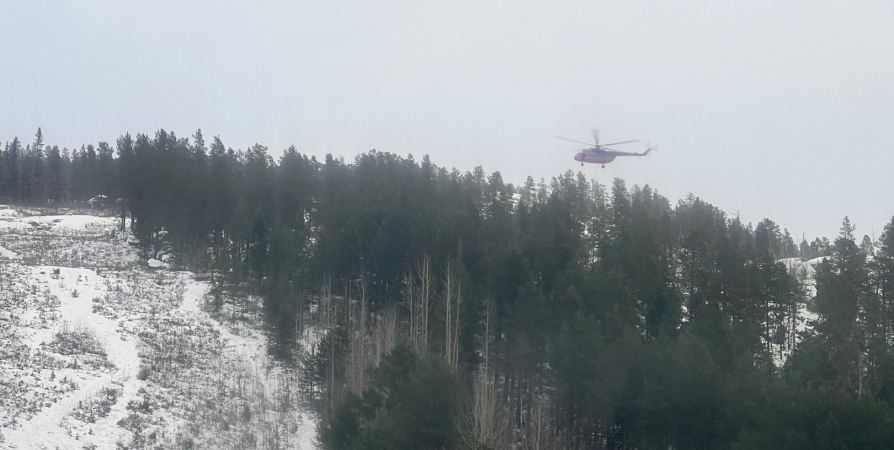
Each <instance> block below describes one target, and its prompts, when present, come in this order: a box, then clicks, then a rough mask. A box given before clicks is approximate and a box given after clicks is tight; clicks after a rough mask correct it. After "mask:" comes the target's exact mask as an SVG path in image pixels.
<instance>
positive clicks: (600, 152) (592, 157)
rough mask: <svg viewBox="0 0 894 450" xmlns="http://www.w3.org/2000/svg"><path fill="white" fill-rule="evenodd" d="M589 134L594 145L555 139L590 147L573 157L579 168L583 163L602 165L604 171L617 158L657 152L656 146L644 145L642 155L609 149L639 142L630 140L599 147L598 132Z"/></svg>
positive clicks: (572, 140)
mask: <svg viewBox="0 0 894 450" xmlns="http://www.w3.org/2000/svg"><path fill="white" fill-rule="evenodd" d="M590 132H591V133H593V140H594V141H595V144H588V143H586V142H581V141H575V140H574V139H568V138H566V137H562V136H556V138H557V139H563V140H566V141H571V142H575V143H578V144H584V145H587V146H589V147H590V148H586V149H583V150H580V152H578V154H576V155H574V160H575V161H580V165H581V166H583V165H584V163H593V164H602V168H603V169H604V168H605V165H606V164H608V163H610V162H612V161H614V160H615V158H617V157H618V156H646V155H648V154H649V152H651V151H652V150H656V151H657V150H658V146H657V145H656V146H654V147H651V146H649V145H648V144H646V151H644V152H642V153H635V152H623V151H621V150H616V149H613V148H609V147H608V146H609V145H622V144H632V143H634V142H639V139H631V140H628V141H619V142H612V143H610V144H604V145H600V144H599V130H595V129H594V130H590Z"/></svg>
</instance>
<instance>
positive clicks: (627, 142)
mask: <svg viewBox="0 0 894 450" xmlns="http://www.w3.org/2000/svg"><path fill="white" fill-rule="evenodd" d="M632 142H639V139H631V140H629V141H620V142H612V143H611V144H605V145H621V144H630V143H632Z"/></svg>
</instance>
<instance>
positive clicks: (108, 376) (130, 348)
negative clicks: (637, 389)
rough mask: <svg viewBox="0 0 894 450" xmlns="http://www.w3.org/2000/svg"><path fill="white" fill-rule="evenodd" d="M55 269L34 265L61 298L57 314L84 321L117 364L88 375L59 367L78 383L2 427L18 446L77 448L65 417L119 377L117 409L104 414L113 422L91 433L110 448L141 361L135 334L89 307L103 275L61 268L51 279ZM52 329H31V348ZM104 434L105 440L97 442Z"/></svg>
mask: <svg viewBox="0 0 894 450" xmlns="http://www.w3.org/2000/svg"><path fill="white" fill-rule="evenodd" d="M53 269H54V268H53V267H34V268H33V269H32V270H33V276H34V278H35V279H36V280H39V281H45V282H46V281H48V283H47V284H48V285H49V286H48V287H49V291H50V293H51V295H55V296H56V297H58V298H59V300H60V302H61V304H60V307H59V313H60V316H61V317H63V318H65V320H67V321H69V322H73V323H78V324H83V325H84V326H86V327H88V328H89V329H90V330H91V331H93V332H94V333H95V334H96V336H97V337H98V338H99V340H100V342H102V343H103V344H104V347H105V350H106V353H107V358H108V360H109V362H111V363H112V364H113V365H114V366H115V370H114V371H113V372H110V373H101V374H98V375H97V376H90V375H89V374H88V375H87V376H86V377H83V376H78V375H77V374H75V373H74V372H75V371H74V370H68V371H66V370H60V371H59V372H61V373H65V372H71V373H70V375H71V376H72V377H77V378H78V379H79V380H81V384H80V386H79V388H78V389H77V390H75V391H73V392H72V393H70V395H67V396H65V397H63V398H62V399H61V400H59V401H57V402H56V403H53V404H52V406H50V407H48V408H46V409H44V410H42V411H41V412H40V413H38V414H37V415H36V416H34V417H33V418H31V420H28V421H26V422H24V423H23V424H22V426H21V427H20V428H17V429H12V430H4V434H5V435H6V438H7V440H8V441H9V442H11V443H19V445H20V446H19V447H18V448H22V449H32V448H33V449H43V448H81V447H82V446H83V445H84V442H83V441H81V440H80V436H78V434H77V433H72V432H70V431H69V430H70V429H69V428H67V427H65V426H64V422H63V419H64V418H65V416H66V415H68V414H69V413H70V412H71V411H72V410H73V409H74V408H75V407H76V406H77V404H78V402H83V401H87V400H89V398H90V396H92V395H96V394H97V393H98V392H99V391H100V390H101V389H102V388H104V387H109V386H111V385H112V384H113V382H117V383H121V384H122V385H123V393H122V398H119V401H118V403H117V404H116V405H115V406H118V408H113V412H116V413H118V414H110V415H109V417H108V421H113V422H112V423H111V425H113V426H112V427H108V428H107V427H103V426H102V425H103V424H102V423H101V422H100V423H96V424H94V425H95V428H97V429H104V430H103V431H104V435H99V434H97V435H95V436H94V439H93V440H94V441H95V442H94V443H95V444H101V443H103V444H106V445H104V446H103V447H104V448H114V447H115V442H116V440H117V439H118V438H120V437H122V435H123V434H124V433H114V423H116V422H117V420H118V419H120V418H121V417H117V418H116V417H115V416H116V415H117V416H121V414H120V413H121V412H122V405H126V402H127V400H128V399H129V398H130V397H133V395H134V393H135V392H136V390H137V380H136V378H135V376H136V373H137V370H138V369H139V366H140V359H139V356H137V348H136V343H135V341H134V340H124V339H123V336H122V335H120V334H119V333H118V332H117V330H116V329H117V322H115V321H113V320H111V319H108V318H105V317H103V316H100V315H98V314H95V313H93V312H92V302H91V300H92V299H93V298H95V297H98V296H100V295H102V292H103V290H104V289H103V287H102V283H101V280H102V278H100V277H99V276H97V275H96V273H95V272H94V271H91V270H87V269H71V268H59V269H58V270H59V272H60V273H59V275H58V279H52V278H51V275H48V274H52V273H53ZM47 278H49V280H47ZM74 292H77V293H78V294H77V297H74V295H73V293H74ZM55 331H57V330H54V329H48V330H39V331H37V332H35V333H34V334H33V336H32V339H31V345H32V346H33V348H34V349H36V348H37V347H38V346H39V345H40V344H41V343H46V342H50V341H51V340H52V338H53V333H54V332H55ZM59 376H62V375H61V374H60V375H59ZM116 409H117V411H116ZM106 425H109V424H106ZM110 439H111V441H110V442H109V440H110ZM103 440H104V441H106V442H96V441H103ZM13 445H15V444H13ZM11 448H15V447H11Z"/></svg>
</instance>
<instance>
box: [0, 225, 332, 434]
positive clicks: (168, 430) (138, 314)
mask: <svg viewBox="0 0 894 450" xmlns="http://www.w3.org/2000/svg"><path fill="white" fill-rule="evenodd" d="M28 213H32V214H33V213H34V211H29V212H28ZM116 228H117V219H115V218H109V217H97V216H90V215H66V216H35V215H31V216H25V215H23V214H21V213H19V212H18V211H16V210H14V209H11V208H9V209H0V238H2V240H3V243H4V246H0V263H3V264H8V265H11V266H14V267H16V268H17V269H16V270H17V272H16V273H17V274H20V275H21V277H20V278H19V279H18V281H16V282H15V283H19V284H18V285H17V286H19V287H18V288H17V289H27V290H28V292H30V293H31V294H32V296H31V297H27V298H26V300H27V299H31V298H43V296H47V297H54V298H55V299H58V302H53V301H46V302H43V303H41V305H43V306H41V307H40V308H38V309H34V308H33V307H32V308H24V309H20V310H16V311H17V312H15V313H12V312H10V313H9V314H7V315H5V316H4V317H0V320H7V321H10V320H13V322H10V323H12V324H13V327H14V328H13V329H12V332H13V334H12V335H9V334H7V335H6V336H13V337H12V339H14V341H13V342H19V341H20V342H21V343H22V344H24V347H22V348H25V349H26V351H30V352H31V355H30V356H28V355H26V356H25V359H26V360H29V361H31V364H34V362H35V361H36V360H35V355H38V354H49V355H50V357H51V359H52V358H55V361H57V363H58V361H62V362H63V363H64V362H65V361H70V360H71V359H74V360H77V359H78V358H82V355H80V354H74V355H65V354H58V353H54V352H55V348H54V347H52V346H50V343H51V342H53V341H54V338H55V336H56V335H57V332H59V331H60V330H62V329H64V328H65V327H67V326H76V327H80V328H82V329H85V330H89V332H90V333H91V334H92V335H93V336H95V339H96V340H97V341H98V342H100V343H101V344H102V347H103V348H104V350H105V354H106V356H105V358H106V360H107V362H108V363H110V365H111V367H106V366H103V367H99V368H94V367H91V368H83V367H63V366H59V365H58V364H57V365H56V366H53V367H54V369H52V370H51V369H47V368H43V369H41V368H40V367H37V366H35V367H34V368H33V370H32V369H29V368H25V369H21V368H19V366H15V364H17V363H15V362H14V361H3V360H0V373H4V372H2V371H5V373H9V374H14V376H18V377H22V378H21V379H22V380H23V381H24V382H25V384H24V386H26V388H29V389H30V388H37V387H39V388H40V389H42V390H43V391H42V392H44V394H41V395H43V396H46V395H47V394H49V395H50V396H51V397H52V398H51V400H52V401H47V402H43V401H41V402H40V403H31V404H36V405H37V408H38V409H36V410H34V413H33V414H31V413H29V412H26V411H19V412H15V411H11V412H10V413H9V414H8V415H7V417H13V418H15V417H17V418H18V419H17V420H16V421H15V422H13V423H6V424H4V423H0V448H10V449H56V448H60V449H82V448H95V449H116V448H120V446H121V445H125V446H131V444H132V446H133V447H134V448H169V447H170V446H172V445H175V444H176V445H181V444H182V445H188V444H187V443H188V442H192V441H190V440H189V439H192V438H189V437H187V436H186V435H184V434H182V433H184V432H188V433H193V435H194V436H195V438H196V439H198V440H197V441H196V445H198V446H200V447H201V446H202V445H203V443H204V444H205V445H206V446H207V445H214V442H215V441H214V437H215V431H214V430H210V429H209V430H200V429H196V428H194V427H195V426H197V425H195V424H192V423H191V422H190V421H191V420H195V419H196V417H195V414H196V412H195V410H194V409H195V408H196V406H198V405H201V403H199V404H190V403H189V402H192V401H195V400H192V399H190V398H183V393H184V391H183V390H182V389H183V388H182V386H183V383H189V382H190V380H193V381H194V380H195V375H193V374H194V373H195V372H192V371H194V370H205V371H207V370H208V369H207V368H205V369H201V368H202V367H207V362H208V361H207V360H203V359H201V358H208V357H209V355H210V356H211V357H220V358H224V360H225V361H226V362H224V363H222V364H221V365H220V366H221V367H224V366H226V367H236V368H238V367H242V369H238V370H239V371H240V372H241V375H238V376H237V378H238V379H240V380H243V379H244V380H246V381H247V382H249V383H252V385H253V386H255V387H254V388H252V389H260V393H259V395H260V397H258V401H259V402H260V404H261V405H266V404H267V402H268V401H273V402H275V401H277V399H278V398H279V397H280V396H282V395H283V393H284V392H285V391H283V389H286V390H288V389H291V388H289V387H287V386H286V387H284V386H285V385H283V384H282V383H283V381H284V380H288V379H290V377H291V378H294V374H293V373H290V372H287V370H289V369H286V368H283V367H279V366H277V364H276V363H275V361H274V360H273V359H272V358H271V357H269V356H268V355H267V353H266V337H265V336H264V334H263V333H261V332H260V330H257V329H253V328H251V327H249V326H247V325H245V324H244V323H243V322H233V323H221V322H219V321H218V320H216V319H215V318H214V317H212V316H211V315H210V314H209V313H208V312H206V311H204V310H203V307H202V306H203V304H204V299H205V297H206V296H207V295H208V292H209V290H210V285H209V283H208V282H204V281H197V280H195V279H194V275H193V274H191V273H189V272H168V271H166V270H157V269H156V270H152V269H149V268H147V267H146V266H145V265H142V266H141V267H140V266H137V267H140V268H139V269H134V268H133V267H134V264H135V263H136V262H138V261H139V260H138V259H137V253H136V251H135V250H134V248H133V247H131V246H130V245H128V242H129V241H130V239H131V238H132V237H130V236H128V235H119V234H118V233H117V232H116ZM4 229H5V231H7V232H8V233H4ZM113 236H114V237H113ZM47 239H49V241H48V240H47ZM53 239H56V240H55V241H53ZM48 242H50V243H51V245H49V246H48V245H47V243H48ZM71 242H75V245H74V246H73V245H71V244H70V243H71ZM35 245H37V246H39V247H38V248H35ZM7 246H11V248H14V249H15V250H17V251H13V250H10V249H9V248H7ZM73 247H74V248H73ZM36 261H45V262H43V263H37V264H47V263H51V264H57V263H61V264H60V265H61V266H62V267H60V266H55V265H53V266H49V265H37V264H35V262H36ZM144 261H145V260H144ZM66 262H68V263H75V264H77V265H79V266H81V267H82V268H73V267H64V265H65V264H66ZM25 264H28V265H25ZM98 267H103V268H104V269H102V270H99V269H98ZM127 267H131V269H125V268H127ZM18 268H22V269H18ZM112 268H118V270H113V269H112ZM121 269H124V270H121ZM55 270H58V273H54V271H55ZM181 288H182V296H181V301H180V302H179V304H177V303H176V296H175V292H174V291H175V290H177V289H181ZM16 295H18V294H16ZM35 295H36V297H35ZM10 298H13V297H7V300H8V299H10ZM15 298H18V299H21V298H23V297H15ZM169 300H173V301H174V302H173V303H172V302H170V301H169ZM27 301H32V302H33V301H34V300H27ZM20 304H21V302H20ZM47 305H49V306H47ZM0 324H2V322H0ZM72 324H74V325H72ZM170 326H174V327H176V328H175V329H174V330H173V331H174V332H175V333H176V334H177V335H178V336H182V337H178V338H177V339H184V338H190V339H195V336H198V335H195V334H193V332H192V330H196V331H200V330H201V327H206V328H207V327H210V328H211V329H213V330H214V332H213V333H212V334H211V335H208V336H209V338H213V340H211V341H208V342H207V343H205V344H204V345H205V347H209V346H211V348H212V349H213V351H211V352H210V353H208V354H201V355H200V354H196V355H194V356H189V355H187V358H190V359H194V362H189V361H190V359H188V360H187V362H186V363H184V364H185V365H181V366H177V365H176V364H175V366H172V367H170V368H165V367H157V366H152V367H150V368H149V369H150V378H149V379H148V380H146V379H145V377H143V378H144V379H140V377H142V376H140V377H138V374H139V373H142V372H141V369H145V368H146V367H145V365H146V364H147V363H149V362H147V360H146V359H142V360H141V358H146V357H153V356H158V351H159V349H160V350H161V351H167V350H170V348H169V347H165V346H162V347H151V348H150V347H149V346H150V345H157V344H158V343H160V342H163V340H159V332H161V333H162V336H163V335H164V332H165V331H164V330H165V328H159V327H170ZM15 327H18V328H15ZM6 330H7V331H9V330H10V329H9V328H7V329H6ZM144 332H149V333H150V334H149V335H144V334H142V333H144ZM138 333H139V335H138ZM153 333H154V334H153ZM215 335H216V336H219V340H218V338H215V337H214V336H215ZM191 336H192V337H191ZM201 336H205V335H201ZM2 337H3V335H2V334H0V338H2ZM147 339H148V341H147ZM202 339H204V338H202ZM178 342H186V341H178ZM212 342H213V343H212ZM199 343H200V344H199V345H202V344H201V341H199ZM0 345H3V342H0ZM153 352H155V353H153ZM214 355H218V356H214ZM87 356H89V355H87ZM60 358H61V359H60ZM157 363H158V361H157V360H151V364H157ZM4 364H7V365H6V366H4ZM219 364H220V363H219ZM159 370H161V371H162V372H157V371H159ZM165 370H167V372H164V371H165ZM153 371H156V372H153ZM152 373H164V374H165V376H168V374H169V375H170V376H172V377H177V379H176V380H173V381H172V383H173V384H171V385H168V384H166V383H161V384H159V383H158V382H157V380H154V379H153V378H152V375H151V374H152ZM198 373H199V374H202V375H201V376H200V377H199V379H206V378H207V379H212V378H214V377H218V378H220V377H219V375H216V374H211V378H208V372H198ZM203 376H204V378H202V377H203ZM63 377H66V378H68V379H70V380H72V381H74V383H75V384H74V385H72V386H75V385H76V388H75V389H73V390H69V391H65V392H58V393H57V392H55V391H52V392H50V391H47V386H50V387H52V386H55V385H57V384H58V383H59V379H61V378H63ZM240 377H241V378H240ZM245 377H247V378H245ZM230 378H232V377H230ZM230 378H228V377H227V376H226V375H224V376H223V378H220V379H221V380H222V381H227V380H229V379H230ZM54 379H55V380H56V381H53V380H54ZM290 383H291V382H290ZM178 386H180V387H178ZM106 388H110V389H114V390H115V391H118V392H120V393H119V394H118V395H117V399H116V401H114V403H113V404H111V407H110V408H108V410H107V412H106V414H105V415H103V416H97V417H96V418H95V420H94V419H91V420H90V421H84V420H83V419H82V418H78V417H75V416H73V414H75V412H76V411H82V410H84V409H85V405H91V404H95V403H96V402H97V401H98V399H101V397H102V392H101V391H102V390H103V389H106ZM207 388H208V387H207V386H202V387H196V388H195V389H196V392H202V389H207ZM192 389H193V388H192V387H190V388H189V391H188V392H191V391H192ZM220 389H223V391H221V392H220V393H218V394H215V395H219V397H216V401H221V400H223V401H228V402H234V401H235V402H238V401H244V400H240V398H239V397H235V398H232V399H231V396H232V395H234V394H231V393H230V392H232V391H231V387H230V386H223V385H222V386H220ZM41 398H43V397H41ZM48 400H49V398H48ZM197 400H198V401H199V402H204V401H206V400H205V399H201V398H199V399H197ZM91 402H92V403H91ZM131 402H133V404H135V405H140V404H147V403H146V402H149V403H148V405H150V407H149V408H148V409H145V410H142V409H134V407H133V406H128V404H129V403H131ZM237 404H238V403H237ZM29 405H30V404H29ZM255 407H256V405H254V404H253V405H252V408H255ZM265 407H266V406H261V407H259V408H260V409H258V410H257V413H256V414H257V415H256V416H253V417H255V418H254V419H253V421H252V422H249V423H246V424H244V425H239V424H234V426H235V427H236V428H233V429H232V430H236V431H237V435H238V434H240V433H248V435H252V434H254V435H256V436H257V438H261V439H265V436H269V433H270V430H274V431H276V430H279V428H277V427H281V426H283V425H285V426H288V427H289V431H286V433H287V434H288V436H289V437H288V439H287V440H286V441H283V442H285V443H286V444H285V445H286V446H287V447H288V448H298V449H310V448H315V447H316V446H315V442H314V441H315V437H316V422H315V418H314V416H313V415H312V414H310V413H308V412H306V411H304V410H301V409H300V408H298V409H293V410H289V411H282V412H277V411H278V410H265V409H263V408H265ZM136 408H140V407H139V406H137V407H136ZM202 409H203V408H202V407H201V406H199V409H198V410H202ZM209 411H211V409H209ZM221 411H224V412H226V410H225V409H224V410H221ZM135 412H138V413H139V414H138V415H137V416H135V415H134V414H135ZM204 414H207V412H206V413H204ZM2 416H3V415H2V414H0V417H2ZM91 417H92V416H91ZM134 417H136V418H137V419H139V420H145V421H148V422H145V423H142V422H137V423H135V422H133V419H134ZM199 418H201V417H199ZM205 420H207V418H206V419H205ZM214 420H218V421H219V420H224V421H226V420H229V419H214ZM265 421H273V422H269V423H267V422H265ZM16 422H17V423H16ZM150 422H151V423H150ZM274 422H275V423H274ZM141 423H142V424H141ZM209 423H211V424H213V423H218V422H213V421H212V422H209ZM280 423H281V424H282V425H280ZM254 426H258V427H260V428H257V429H254V430H252V429H251V427H254ZM245 427H249V428H247V429H246V428H245ZM243 429H244V431H242V430H243ZM141 430H142V431H141ZM152 430H155V431H152ZM178 430H179V431H178ZM189 430H196V431H192V432H190V431H189ZM232 430H231V433H230V434H232ZM149 432H152V434H153V435H154V433H155V432H158V433H160V434H159V435H158V436H157V438H158V440H157V441H155V443H154V444H153V443H150V442H146V441H141V442H140V443H139V444H137V443H136V441H133V440H134V439H137V437H139V438H140V439H145V435H146V433H149ZM175 432H176V433H177V434H176V436H175ZM276 432H277V433H279V432H281V431H276ZM140 433H142V434H141V435H140V436H137V434H140ZM195 433H198V434H195ZM208 433H211V434H208ZM181 438H184V439H187V440H183V441H182V442H181ZM268 438H269V437H268ZM253 439H254V438H253ZM132 441H133V442H132ZM220 442H224V443H225V444H227V446H228V448H241V447H242V445H239V444H238V441H237V442H236V445H235V446H234V445H233V441H227V440H226V439H224V440H223V441H220ZM268 445H269V444H268ZM215 448H219V447H215Z"/></svg>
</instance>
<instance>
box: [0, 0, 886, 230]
mask: <svg viewBox="0 0 894 450" xmlns="http://www.w3.org/2000/svg"><path fill="white" fill-rule="evenodd" d="M0 17H3V18H4V20H3V26H2V27H0V64H2V65H0V139H2V140H3V141H6V140H10V139H12V137H13V136H15V135H18V136H19V137H21V138H23V139H24V140H25V141H26V142H28V141H30V140H31V139H32V138H33V134H34V131H35V130H36V129H37V127H38V126H40V127H43V130H44V133H45V135H46V140H47V142H49V143H52V144H57V145H60V146H68V147H75V146H80V145H81V144H82V143H91V142H92V143H95V142H98V141H100V140H105V141H109V142H112V141H114V139H115V138H117V136H118V135H120V134H122V133H124V132H126V131H130V132H131V133H136V132H144V133H151V132H154V131H155V130H156V129H158V128H165V129H169V130H173V131H176V132H177V133H178V134H179V135H181V136H185V135H188V134H191V133H192V132H193V131H194V130H195V129H196V128H201V129H202V130H203V132H204V133H205V134H206V136H210V135H220V136H221V138H222V139H223V141H224V143H225V144H226V145H228V146H232V147H234V148H245V147H247V146H249V145H251V144H253V143H255V142H260V143H262V144H264V145H268V146H269V147H270V149H271V154H273V155H278V154H279V152H280V151H281V150H282V149H283V148H285V147H286V146H288V145H290V144H295V145H296V146H297V147H298V148H299V149H300V150H301V151H303V152H306V153H310V154H315V155H324V154H325V153H333V154H336V155H342V156H344V157H345V158H346V159H351V158H353V156H354V155H355V154H356V153H358V152H361V151H365V150H368V149H371V148H376V149H378V150H382V151H392V152H396V153H400V154H404V155H405V154H407V153H413V154H414V155H416V156H417V157H419V156H421V155H422V154H425V153H428V154H430V155H431V157H432V159H433V161H434V162H435V163H436V164H438V165H441V166H447V167H454V166H455V167H457V168H459V169H460V170H463V171H466V170H470V169H471V168H472V167H474V166H476V165H482V166H484V168H485V170H486V171H487V172H488V173H490V172H492V171H494V170H499V171H501V172H502V173H503V176H504V178H505V179H506V180H508V181H513V182H520V181H523V180H524V178H525V177H526V176H527V175H529V174H530V175H532V176H534V177H535V178H540V177H544V178H547V179H549V178H550V177H552V176H554V175H556V174H559V173H561V172H562V171H564V170H567V169H573V170H575V171H577V170H581V169H582V170H584V171H585V173H586V174H587V175H588V176H591V177H596V178H597V179H598V180H599V181H600V182H602V183H610V182H611V179H612V178H613V177H615V176H619V177H622V178H625V179H626V180H627V182H628V183H629V185H633V184H640V185H642V184H645V183H648V184H651V185H652V186H654V187H656V188H657V189H658V190H659V191H660V192H661V193H662V194H664V195H665V196H667V197H669V198H670V199H671V200H672V201H676V200H677V199H679V198H682V197H684V196H685V195H686V194H687V193H689V192H692V193H694V194H696V195H698V196H700V197H702V198H704V199H706V200H707V201H709V202H711V203H713V204H715V205H717V206H719V207H721V208H723V209H724V210H726V211H730V212H733V213H735V212H736V211H739V212H740V214H741V215H742V217H743V218H744V219H745V220H746V221H752V222H757V221H758V220H760V219H761V218H763V217H770V218H771V219H773V220H775V221H776V222H778V223H779V224H780V225H781V226H784V227H787V228H788V229H789V230H790V231H791V232H792V233H793V234H795V235H798V236H799V235H800V234H801V233H802V232H805V233H806V234H807V237H808V238H811V237H812V236H815V235H827V236H829V237H833V236H834V235H835V234H837V231H838V227H839V225H840V222H841V219H842V217H843V216H844V215H849V216H850V217H851V219H852V220H853V221H854V222H855V223H856V225H857V232H858V233H859V234H860V236H862V234H864V233H867V234H868V233H871V232H872V231H873V229H874V231H875V233H876V234H879V233H880V232H881V227H882V226H883V225H884V224H885V223H887V222H888V221H889V220H890V219H891V216H892V215H894V176H892V173H894V155H892V151H894V27H892V26H891V23H894V2H890V1H863V2H841V1H786V2H779V1H748V2H745V1H742V2H726V1H713V0H711V1H699V2H695V1H623V2H621V1H611V2H608V1H606V2H593V1H577V2H570V1H569V2H533V1H531V2H522V1H493V2H485V1H480V0H479V1H457V0H453V1H449V2H428V1H406V2H396V1H384V2H355V3H351V4H348V3H347V2H292V1H288V2H287V1H283V2H261V1H252V2H249V1H245V2H227V1H220V0H215V1H191V2H181V1H176V2H174V1H153V2H120V1H108V2H86V1H85V2H75V1H70V2H42V1H17V2H2V3H0ZM591 127H599V128H600V129H601V130H602V133H603V138H604V139H611V138H618V139H625V138H630V137H639V138H643V139H651V140H652V141H653V142H654V143H657V144H659V145H660V147H661V152H660V153H659V154H657V155H655V156H654V157H650V158H643V159H641V160H640V159H638V158H630V159H624V160H620V159H619V160H617V161H616V162H614V163H612V164H610V165H608V166H606V168H605V169H600V168H599V167H598V166H593V165H588V166H587V167H585V168H581V167H580V166H579V165H576V163H575V162H574V161H573V159H572V157H573V153H574V152H573V150H574V149H575V148H577V147H575V145H574V144H571V143H567V142H562V141H558V140H555V139H553V138H552V136H553V135H554V134H563V135H566V136H568V137H571V138H577V139H582V140H589V131H588V129H589V128H591ZM631 149H632V150H639V147H637V146H632V148H631Z"/></svg>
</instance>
